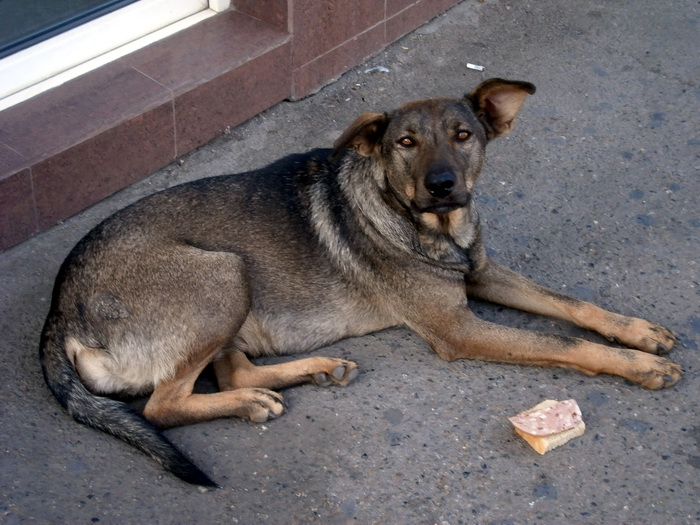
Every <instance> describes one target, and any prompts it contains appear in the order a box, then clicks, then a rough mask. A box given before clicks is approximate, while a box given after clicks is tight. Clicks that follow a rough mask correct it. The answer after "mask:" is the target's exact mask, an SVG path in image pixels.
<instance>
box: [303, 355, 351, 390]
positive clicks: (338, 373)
mask: <svg viewBox="0 0 700 525" xmlns="http://www.w3.org/2000/svg"><path fill="white" fill-rule="evenodd" d="M320 359H321V360H322V361H321V362H320V363H319V365H320V366H319V368H320V370H318V371H316V372H314V373H313V374H312V375H311V379H312V381H313V382H314V383H315V384H316V385H318V386H323V387H327V386H332V385H340V386H347V385H348V384H349V383H350V382H351V381H352V380H354V379H355V378H356V377H357V376H358V374H359V373H360V371H359V369H358V368H357V363H353V362H352V361H345V360H344V359H335V358H332V357H322V358H320Z"/></svg>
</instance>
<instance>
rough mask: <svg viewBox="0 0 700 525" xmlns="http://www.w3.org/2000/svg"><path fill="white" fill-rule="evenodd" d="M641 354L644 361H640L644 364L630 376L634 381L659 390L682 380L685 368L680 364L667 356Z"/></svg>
mask: <svg viewBox="0 0 700 525" xmlns="http://www.w3.org/2000/svg"><path fill="white" fill-rule="evenodd" d="M639 355H640V356H643V359H642V361H643V362H642V363H640V364H641V365H642V366H641V367H640V368H639V369H638V370H637V371H636V372H635V374H634V376H633V377H630V378H629V379H631V380H632V381H635V382H636V383H639V384H640V385H642V386H643V387H646V388H650V389H652V390H658V389H660V388H668V387H671V386H673V385H675V384H676V383H678V381H680V380H681V377H682V376H683V369H682V368H681V367H680V365H677V364H676V363H674V362H673V361H671V360H669V359H666V358H665V357H658V356H653V355H644V354H639Z"/></svg>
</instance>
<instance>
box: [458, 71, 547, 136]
mask: <svg viewBox="0 0 700 525" xmlns="http://www.w3.org/2000/svg"><path fill="white" fill-rule="evenodd" d="M534 93H535V86H534V85H532V84H530V83H529V82H521V81H519V80H503V79H502V78H490V79H488V80H486V81H484V82H482V83H481V84H479V85H478V86H477V87H475V88H474V89H473V90H472V91H471V92H470V93H468V94H467V95H466V97H465V98H466V99H467V100H468V101H469V103H470V104H471V106H472V109H473V110H474V112H475V113H476V116H477V117H479V120H480V121H481V123H482V124H483V125H484V128H486V136H487V138H488V139H489V140H491V139H495V138H496V137H502V136H503V135H507V134H508V133H510V132H511V130H512V129H513V121H514V120H515V115H517V114H518V111H520V108H521V107H522V105H523V102H525V98H526V97H527V96H528V95H532V94H534Z"/></svg>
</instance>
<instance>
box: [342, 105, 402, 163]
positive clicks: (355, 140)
mask: <svg viewBox="0 0 700 525" xmlns="http://www.w3.org/2000/svg"><path fill="white" fill-rule="evenodd" d="M388 123H389V115H387V114H386V113H363V114H362V115H360V116H359V117H357V118H356V119H355V122H353V123H352V124H350V127H349V128H348V129H346V130H345V131H344V132H343V134H342V135H341V136H340V138H338V140H336V141H335V142H334V143H333V153H332V154H331V159H333V160H335V159H336V158H338V156H339V155H340V153H341V152H342V151H343V150H344V149H346V148H355V151H357V152H358V153H359V154H360V155H363V156H365V157H371V156H372V155H373V154H374V153H375V152H376V149H377V146H378V144H379V141H380V140H381V138H382V136H383V135H384V131H385V130H386V126H387V124H388Z"/></svg>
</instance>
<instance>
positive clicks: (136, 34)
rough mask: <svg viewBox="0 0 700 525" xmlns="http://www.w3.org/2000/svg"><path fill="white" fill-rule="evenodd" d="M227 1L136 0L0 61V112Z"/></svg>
mask: <svg viewBox="0 0 700 525" xmlns="http://www.w3.org/2000/svg"><path fill="white" fill-rule="evenodd" d="M229 5H230V0H139V1H138V2H136V3H133V4H130V5H128V6H126V7H123V8H121V9H118V10H117V11H114V12H113V13H109V14H107V15H104V16H102V17H100V18H97V19H95V20H92V21H91V22H87V23H85V24H83V25H81V26H79V27H76V28H75V29H71V30H70V31H66V32H65V33H61V34H60V35H57V36H55V37H53V38H50V39H49V40H46V41H44V42H40V43H39V44H36V45H34V46H32V47H30V48H27V49H23V50H22V51H19V52H17V53H14V54H12V55H10V56H8V57H5V58H3V59H2V60H0V111H2V110H3V109H6V108H8V107H11V106H14V105H15V104H18V103H20V102H23V101H25V100H28V99H29V98H31V97H33V96H36V95H38V94H39V93H42V92H43V91H46V90H48V89H51V88H53V87H56V86H60V85H61V84H63V83H65V82H67V81H68V80H71V79H73V78H76V77H78V76H80V75H83V74H85V73H87V72H89V71H91V70H93V69H96V68H98V67H100V66H102V65H104V64H106V63H108V62H111V61H113V60H116V59H117V58H119V57H122V56H124V55H126V54H128V53H131V52H133V51H135V50H137V49H140V48H142V47H145V46H147V45H149V44H151V43H153V42H156V41H158V40H160V39H162V38H165V37H167V36H170V35H172V34H174V33H176V32H178V31H181V30H183V29H185V28H187V27H190V26H192V25H194V24H196V23H198V22H200V21H202V20H204V19H206V18H209V17H210V16H213V15H214V14H216V13H217V12H220V11H223V10H225V9H227V8H228V7H229Z"/></svg>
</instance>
